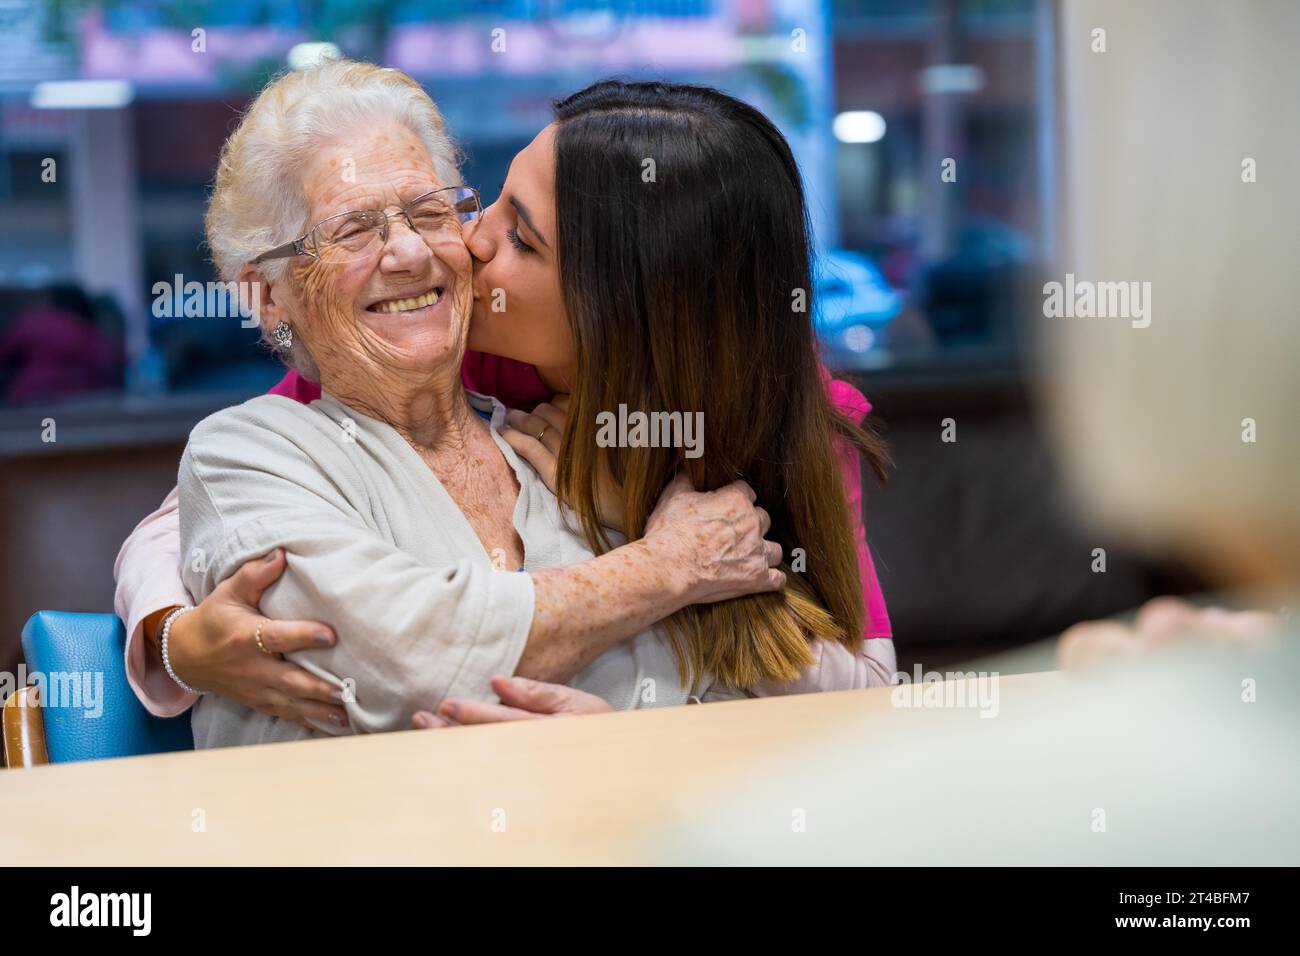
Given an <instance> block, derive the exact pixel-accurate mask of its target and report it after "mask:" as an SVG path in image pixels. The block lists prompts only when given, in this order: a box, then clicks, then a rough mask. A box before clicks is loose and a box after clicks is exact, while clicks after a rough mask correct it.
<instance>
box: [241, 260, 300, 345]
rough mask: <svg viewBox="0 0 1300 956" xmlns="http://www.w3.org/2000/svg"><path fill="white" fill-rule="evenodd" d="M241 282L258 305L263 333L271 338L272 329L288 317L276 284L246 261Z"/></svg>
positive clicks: (259, 322)
mask: <svg viewBox="0 0 1300 956" xmlns="http://www.w3.org/2000/svg"><path fill="white" fill-rule="evenodd" d="M239 282H240V284H241V285H243V286H245V287H246V288H247V289H248V291H249V296H248V300H249V301H251V302H253V303H255V305H256V308H257V311H256V313H255V316H256V317H257V320H258V324H259V325H261V327H262V334H263V336H265V337H266V338H267V339H269V338H270V336H271V330H272V329H274V328H275V327H276V325H277V324H278V323H280V322H284V321H285V320H286V319H287V318H288V315H287V314H286V310H285V308H284V303H283V301H282V300H280V299H278V298H277V296H276V294H275V284H274V283H272V282H271V280H270V279H268V278H267V277H266V276H265V275H264V274H263V273H262V270H261V269H259V268H258V267H257V266H255V265H253V264H252V263H246V264H245V265H244V267H243V268H241V269H240V270H239Z"/></svg>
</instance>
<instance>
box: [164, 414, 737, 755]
mask: <svg viewBox="0 0 1300 956" xmlns="http://www.w3.org/2000/svg"><path fill="white" fill-rule="evenodd" d="M468 394H469V397H470V401H471V404H472V405H474V407H475V408H477V409H480V410H482V411H484V412H489V411H490V412H491V415H492V418H491V427H492V431H493V437H494V439H495V441H496V444H497V446H498V447H499V448H500V449H501V453H502V454H503V455H504V456H505V457H506V460H507V461H508V462H509V463H510V465H511V467H512V468H513V469H514V472H515V475H516V477H517V478H518V480H519V487H520V492H519V498H518V501H517V502H516V505H515V513H514V524H515V528H516V530H517V531H518V532H519V535H520V538H521V539H522V541H523V544H524V554H525V567H524V571H525V572H526V571H527V570H530V569H535V568H544V567H554V566H557V565H565V564H572V563H576V562H580V561H584V560H587V559H589V558H590V557H592V552H591V551H590V550H589V549H588V548H587V546H586V543H585V542H584V540H583V538H582V537H581V535H580V534H579V533H578V532H577V530H576V529H577V522H576V520H575V519H574V517H573V515H572V513H571V512H562V509H561V508H560V506H559V503H558V502H557V501H556V499H555V497H554V495H552V494H551V492H550V491H549V490H547V488H546V487H545V485H544V484H543V483H542V481H541V479H540V478H539V477H538V475H537V474H536V472H534V471H533V470H532V468H530V467H528V465H527V464H525V463H523V462H522V461H521V460H520V459H519V458H517V457H516V455H515V453H514V451H513V449H511V448H510V446H509V445H507V444H506V442H505V441H504V439H502V438H501V436H500V430H501V428H502V426H503V423H504V420H505V407H504V406H503V405H501V404H500V403H499V402H497V401H496V400H495V399H491V398H487V397H484V396H479V395H476V394H475V393H472V392H471V393H468ZM179 492H180V515H181V561H182V577H183V579H184V581H185V585H186V587H187V588H188V589H189V591H190V592H191V593H192V594H193V595H194V597H195V599H196V600H202V599H203V598H205V597H206V596H207V595H208V594H210V593H211V592H212V589H213V588H214V587H216V585H217V584H218V583H220V582H221V581H222V580H224V579H225V578H226V577H228V576H230V575H231V574H233V573H234V572H235V571H236V570H237V569H238V568H239V566H240V565H241V564H243V563H244V562H245V561H247V560H249V559H250V558H254V557H258V556H260V555H264V554H266V553H267V552H269V551H270V550H271V549H273V548H275V547H277V546H278V547H283V548H284V549H285V551H286V554H287V557H288V560H287V565H288V566H287V568H286V570H285V572H284V575H283V576H282V577H281V579H280V580H279V581H277V582H276V583H275V584H274V585H273V586H272V587H271V588H270V589H269V590H268V591H267V592H266V594H265V595H264V597H263V599H262V604H261V607H262V610H263V611H264V612H265V613H266V614H267V615H268V616H269V617H274V618H305V619H316V620H322V621H325V622H326V623H328V624H330V625H331V626H332V627H333V628H334V629H335V631H336V632H337V634H338V643H337V645H336V646H335V647H332V648H328V649H323V650H309V651H301V652H296V653H293V654H290V655H289V658H290V659H291V660H293V661H295V662H296V663H298V664H300V665H302V666H303V667H305V668H306V669H307V670H310V671H312V672H313V673H315V674H318V675H320V676H321V677H323V678H324V679H326V680H328V681H330V682H331V683H334V684H336V685H338V686H341V687H343V688H344V692H345V695H346V696H347V697H348V698H349V699H348V700H347V701H346V703H345V706H346V708H347V711H348V717H349V720H350V722H351V726H350V727H348V728H344V729H340V728H337V727H334V726H332V725H321V726H320V727H319V728H318V731H319V733H326V734H339V733H367V732H375V731H387V730H401V729H405V728H407V727H409V725H410V719H411V715H412V714H413V713H414V712H415V711H416V710H419V709H432V708H434V707H436V706H437V704H438V702H439V701H441V700H442V699H443V698H444V697H450V696H457V697H473V698H480V699H493V700H495V697H493V695H492V693H491V690H490V688H489V685H488V679H489V678H490V677H491V676H492V675H494V674H511V673H513V672H514V669H515V666H516V664H517V662H518V660H519V657H520V654H521V653H522V652H523V649H524V644H525V642H526V640H527V636H528V631H529V628H530V626H531V623H532V617H533V581H532V578H531V577H530V576H529V575H528V574H527V573H519V572H518V571H515V570H513V569H512V570H497V569H495V568H494V567H493V565H492V560H491V558H490V557H489V555H488V554H487V553H486V552H485V551H484V549H483V546H482V544H481V542H480V541H479V539H478V537H477V535H476V534H475V532H474V530H473V528H472V527H471V526H470V524H469V522H468V521H467V520H466V518H465V517H464V515H462V514H461V512H460V510H459V509H458V508H457V507H456V504H455V502H454V501H453V500H452V498H451V496H450V495H449V494H448V493H447V491H446V490H445V489H444V488H443V486H442V485H441V483H440V482H439V481H438V479H437V478H436V477H435V476H434V474H433V472H432V471H430V469H429V467H428V466H427V465H426V464H425V463H424V461H423V460H422V459H421V458H420V457H419V455H418V454H417V453H416V452H415V450H414V449H412V448H411V447H410V446H409V445H408V444H407V443H406V441H405V440H404V439H403V438H402V437H401V436H400V435H399V434H398V433H397V432H396V431H395V430H394V429H393V428H391V427H390V426H388V425H386V424H384V423H382V422H380V421H377V420H375V419H373V418H370V417H368V416H366V415H364V414H361V413H360V412H357V411H355V410H353V409H350V408H348V407H347V406H345V405H343V404H342V403H341V402H339V401H337V400H336V399H334V398H333V397H331V396H329V395H326V396H324V397H323V398H321V399H320V400H318V401H315V402H312V403H311V404H310V405H302V404H299V403H298V402H295V401H292V400H290V399H287V398H282V397H280V396H276V395H264V396H261V397H258V398H254V399H252V400H251V401H248V402H245V403H244V404H243V405H239V406H236V407H234V408H228V409H225V410H223V411H220V412H217V413H216V414H215V415H212V416H211V417H209V418H207V419H205V420H204V421H202V422H200V423H199V425H198V426H197V427H195V429H194V431H193V433H192V434H191V435H190V441H189V445H188V446H187V447H186V450H185V454H184V456H183V458H182V459H181V467H180V479H179ZM710 683H711V682H709V681H708V680H707V679H705V680H700V681H697V682H696V683H695V685H694V686H692V687H689V688H687V687H683V686H682V685H681V683H680V681H679V679H678V677H677V672H676V668H675V664H674V660H673V658H672V655H671V654H670V653H669V651H668V649H667V646H666V645H665V643H664V642H663V641H662V640H661V639H660V637H659V636H658V635H657V634H656V633H655V632H654V631H653V630H652V631H645V632H643V633H641V634H639V635H636V636H635V637H633V638H630V639H628V640H626V641H624V642H622V643H621V644H619V645H618V646H616V647H615V648H614V649H612V650H610V651H608V652H606V653H605V654H604V655H602V656H601V657H600V658H598V659H597V660H596V661H595V662H594V663H593V664H592V665H591V666H590V667H588V668H587V669H586V670H585V671H583V672H582V673H581V674H579V675H578V676H577V678H575V679H574V680H573V681H572V682H571V684H572V686H575V687H579V688H582V689H584V690H587V691H590V692H591V693H594V694H597V695H598V696H600V697H603V698H604V699H605V700H607V701H608V702H609V703H610V704H611V705H612V706H614V707H615V708H618V709H632V708H637V707H648V706H672V705H677V704H684V703H686V702H687V700H688V699H689V697H691V696H696V697H700V698H707V699H717V698H721V697H729V696H737V695H735V694H733V693H731V692H728V691H726V690H725V689H722V688H713V687H711V686H710ZM193 723H194V734H195V743H196V745H197V746H199V747H213V746H226V745H232V744H247V743H261V742H268V741H280V740H293V739H298V738H301V737H307V736H316V735H318V734H315V733H313V732H311V731H308V730H305V729H303V728H301V727H298V726H296V725H294V724H292V723H290V722H287V721H283V720H280V719H278V718H274V717H268V716H266V715H264V714H260V713H257V712H255V711H253V710H250V709H248V708H246V707H243V706H240V705H238V704H236V703H234V702H233V701H231V700H229V699H226V698H222V697H216V696H212V695H205V696H203V697H202V698H200V700H199V703H198V704H197V705H196V707H195V709H194V717H193Z"/></svg>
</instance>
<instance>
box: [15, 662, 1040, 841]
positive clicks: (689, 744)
mask: <svg viewBox="0 0 1300 956" xmlns="http://www.w3.org/2000/svg"><path fill="white" fill-rule="evenodd" d="M1059 679H1060V678H1059V677H1057V676H1056V675H1050V674H1046V675H1025V676H1012V677H1003V678H1002V684H1001V698H1002V707H1003V708H1006V707H1007V705H1008V702H1009V701H1014V700H1015V698H1016V697H1017V696H1018V695H1022V694H1031V693H1032V692H1033V691H1035V690H1038V691H1041V690H1042V689H1043V688H1044V687H1046V686H1048V685H1050V684H1051V682H1053V681H1056V680H1059ZM1033 696H1037V694H1033ZM890 697H891V691H890V690H889V689H881V690H870V691H848V692H843V693H833V694H815V695H806V696H800V697H786V698H773V699H766V700H751V701H737V702H730V703H718V704H708V705H704V706H693V707H677V708H665V709H663V710H651V711H637V712H629V713H616V714H606V715H600V716H593V717H581V718H566V719H556V720H537V721H525V722H520V723H512V724H497V725H490V726H480V727H460V728H452V729H444V730H432V731H408V732H404V733H395V734H385V735H377V736H368V737H349V738H340V739H332V740H315V741H303V742H299V743H289V744H273V745H267V746H261V747H240V748H229V749H223V750H211V751H204V752H196V753H178V754H161V755H155V756H149V757H136V758H129V759H122V760H107V761H98V762H92V763H79V764H65V765H60V766H50V767H38V768H34V769H29V770H8V771H0V806H2V810H0V814H2V815H0V819H3V821H4V823H3V827H4V830H5V831H6V832H5V833H4V834H3V838H4V844H5V861H6V863H8V864H9V865H10V866H15V865H17V866H23V865H29V864H46V865H65V864H66V865H75V864H101V865H108V864H130V865H147V864H164V865H166V864H202V865H222V864H263V863H265V864H556V863H561V864H586V863H611V862H613V863H638V862H644V861H646V859H647V856H646V853H647V850H646V847H647V845H648V844H647V840H648V838H650V837H651V836H652V835H653V834H655V833H656V832H659V831H660V830H662V828H664V827H665V826H668V825H669V824H670V821H671V811H672V807H673V805H674V801H680V799H681V797H682V794H683V793H685V792H689V791H690V790H691V789H692V788H697V787H698V788H702V789H707V788H714V789H716V788H717V787H719V786H723V787H725V786H726V783H727V781H728V780H729V779H732V778H734V777H735V776H736V772H737V771H741V770H746V769H749V768H752V767H753V766H754V765H755V764H757V763H759V762H761V761H763V760H769V761H770V760H771V758H772V757H774V756H778V757H779V755H780V754H782V753H783V752H789V753H796V752H803V751H806V750H807V748H808V745H809V744H810V743H813V742H816V741H818V740H819V739H824V737H825V734H826V731H827V729H828V728H830V727H835V728H837V729H842V728H844V727H845V726H846V725H850V724H861V726H862V727H863V728H869V729H870V736H871V737H873V738H879V737H880V736H881V735H888V734H889V733H890V730H891V727H893V726H894V725H896V724H897V723H899V722H900V721H908V722H912V723H914V722H915V721H916V719H917V715H916V713H915V712H908V711H906V710H901V709H899V708H897V707H895V706H893V705H892V704H891V699H890ZM961 718H962V719H972V718H973V715H970V714H965V715H961ZM929 719H933V720H944V719H948V720H953V719H958V716H957V715H953V714H946V715H944V714H943V713H942V712H936V713H935V714H933V715H931V717H930V718H929Z"/></svg>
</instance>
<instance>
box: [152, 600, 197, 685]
mask: <svg viewBox="0 0 1300 956" xmlns="http://www.w3.org/2000/svg"><path fill="white" fill-rule="evenodd" d="M192 610H194V608H193V607H178V608H177V609H176V610H174V611H172V612H171V613H170V614H168V615H167V617H166V618H165V619H164V620H163V626H162V661H163V667H165V668H167V675H168V676H169V677H170V678H171V679H172V680H174V681H175V682H176V683H177V684H179V685H180V688H181V690H183V691H185V693H187V694H195V695H199V694H202V693H203V692H202V691H200V690H195V689H194V688H193V687H191V686H190V685H189V684H187V683H185V681H183V680H181V679H180V678H179V677H177V676H176V672H175V671H174V670H172V662H171V658H170V657H168V656H167V639H168V638H169V637H171V633H172V622H173V621H175V620H176V619H177V618H178V617H180V616H181V615H182V614H184V613H185V612H186V611H192Z"/></svg>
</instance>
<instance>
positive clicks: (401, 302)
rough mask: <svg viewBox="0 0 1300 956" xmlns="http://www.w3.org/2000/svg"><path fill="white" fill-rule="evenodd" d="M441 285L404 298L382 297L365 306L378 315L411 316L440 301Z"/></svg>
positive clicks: (441, 294)
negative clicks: (378, 300) (379, 300)
mask: <svg viewBox="0 0 1300 956" xmlns="http://www.w3.org/2000/svg"><path fill="white" fill-rule="evenodd" d="M444 291H445V290H444V289H443V287H442V286H435V287H434V288H432V289H430V290H429V291H427V292H422V293H420V294H419V295H413V296H408V297H405V298H396V299H384V300H383V301H381V302H376V303H374V304H373V305H368V306H366V311H367V312H374V313H377V314H379V315H404V316H412V315H415V314H417V313H419V312H423V311H424V310H425V309H428V308H432V307H433V306H435V305H437V304H438V303H439V302H441V301H442V296H443V292H444Z"/></svg>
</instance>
